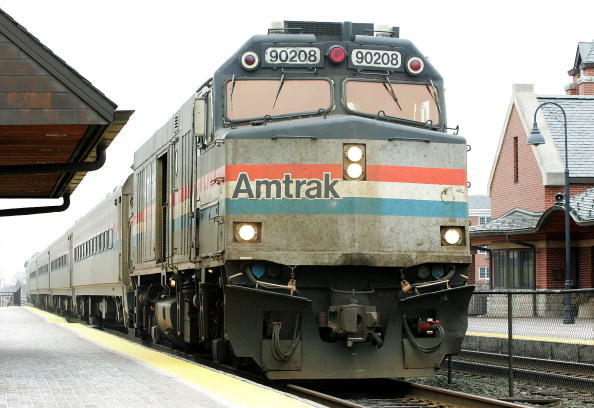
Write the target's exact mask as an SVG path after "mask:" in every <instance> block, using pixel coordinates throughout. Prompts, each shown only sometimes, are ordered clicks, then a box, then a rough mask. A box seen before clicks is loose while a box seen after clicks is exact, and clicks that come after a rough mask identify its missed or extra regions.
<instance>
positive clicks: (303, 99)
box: [227, 76, 332, 120]
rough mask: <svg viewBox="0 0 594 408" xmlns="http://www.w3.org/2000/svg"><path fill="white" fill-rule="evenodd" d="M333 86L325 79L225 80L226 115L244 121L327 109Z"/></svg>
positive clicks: (330, 104) (329, 104)
mask: <svg viewBox="0 0 594 408" xmlns="http://www.w3.org/2000/svg"><path fill="white" fill-rule="evenodd" d="M331 106H332V88H331V85H330V82H329V81H327V80H325V79H299V80H296V79H285V78H284V76H283V77H281V78H278V79H250V80H245V79H244V80H241V79H237V80H231V81H229V82H227V117H228V118H229V119H231V120H247V119H257V118H263V117H265V116H283V115H298V114H308V113H309V114H311V113H316V112H318V111H319V110H320V109H322V110H324V111H329V110H330V108H331Z"/></svg>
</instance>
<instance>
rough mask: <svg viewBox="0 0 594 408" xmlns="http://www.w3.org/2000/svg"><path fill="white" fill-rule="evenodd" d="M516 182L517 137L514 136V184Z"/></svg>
mask: <svg viewBox="0 0 594 408" xmlns="http://www.w3.org/2000/svg"><path fill="white" fill-rule="evenodd" d="M517 182H518V137H517V136H514V183H517Z"/></svg>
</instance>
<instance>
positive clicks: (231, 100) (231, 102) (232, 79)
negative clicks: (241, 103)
mask: <svg viewBox="0 0 594 408" xmlns="http://www.w3.org/2000/svg"><path fill="white" fill-rule="evenodd" d="M234 91H235V74H233V76H232V77H231V95H229V103H230V105H231V109H233V92H234Z"/></svg>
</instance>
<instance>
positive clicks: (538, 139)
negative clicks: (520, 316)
mask: <svg viewBox="0 0 594 408" xmlns="http://www.w3.org/2000/svg"><path fill="white" fill-rule="evenodd" d="M545 105H554V106H556V107H558V108H559V109H560V110H561V113H563V130H564V132H565V193H564V196H565V205H564V209H565V289H571V287H572V286H573V280H572V279H571V235H570V220H569V212H570V211H571V207H570V205H569V158H568V155H567V115H566V114H565V110H564V109H563V108H562V107H561V105H559V104H558V103H555V102H544V103H541V104H540V105H539V106H538V108H536V110H535V111H534V123H533V124H532V132H530V136H528V141H527V143H528V144H529V145H534V146H538V145H540V144H544V143H545V138H544V137H543V135H542V133H540V130H539V129H538V125H537V124H536V114H537V113H538V111H539V110H540V108H542V107H543V106H545ZM563 323H564V324H573V323H575V319H574V316H573V310H572V307H571V295H570V294H569V293H566V294H565V298H564V300H563Z"/></svg>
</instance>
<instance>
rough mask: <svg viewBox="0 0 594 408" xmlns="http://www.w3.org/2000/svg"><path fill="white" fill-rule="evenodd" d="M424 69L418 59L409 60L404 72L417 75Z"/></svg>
mask: <svg viewBox="0 0 594 408" xmlns="http://www.w3.org/2000/svg"><path fill="white" fill-rule="evenodd" d="M424 68H425V63H424V62H423V60H422V59H420V58H419V57H412V58H409V59H408V62H407V63H406V70H407V71H408V73H409V74H411V75H419V74H420V73H421V72H423V69H424Z"/></svg>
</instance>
